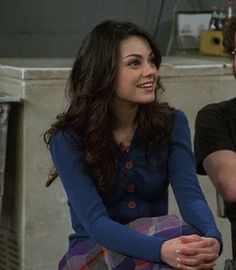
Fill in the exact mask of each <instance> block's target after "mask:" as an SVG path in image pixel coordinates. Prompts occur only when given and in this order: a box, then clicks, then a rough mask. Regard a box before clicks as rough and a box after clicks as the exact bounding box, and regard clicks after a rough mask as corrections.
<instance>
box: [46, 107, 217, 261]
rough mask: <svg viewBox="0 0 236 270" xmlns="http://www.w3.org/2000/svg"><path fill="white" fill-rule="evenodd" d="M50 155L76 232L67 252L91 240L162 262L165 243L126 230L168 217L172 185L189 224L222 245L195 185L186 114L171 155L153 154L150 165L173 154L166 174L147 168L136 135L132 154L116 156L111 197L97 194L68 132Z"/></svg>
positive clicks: (179, 118) (177, 125) (178, 119)
mask: <svg viewBox="0 0 236 270" xmlns="http://www.w3.org/2000/svg"><path fill="white" fill-rule="evenodd" d="M50 151H51V154H52V158H53V161H54V164H55V167H56V169H57V172H58V173H59V176H60V178H61V181H62V183H63V186H64V189H65V191H66V194H67V198H68V205H69V209H70V214H71V221H72V227H73V230H74V232H75V233H74V234H72V235H71V236H70V237H69V248H70V247H72V246H73V245H74V244H75V243H76V242H77V241H78V240H80V239H86V238H88V237H90V238H92V239H93V240H94V241H96V242H97V243H99V244H101V245H103V246H105V247H107V248H109V249H111V250H114V251H116V252H119V253H122V254H125V255H129V256H132V257H137V258H141V259H145V260H147V261H152V262H161V258H160V249H161V245H162V244H163V242H164V241H166V240H167V239H165V238H157V237H153V236H147V235H143V234H141V233H139V232H137V231H134V230H133V229H131V228H128V227H127V226H125V225H124V224H127V223H128V222H130V221H132V220H134V219H137V218H140V217H148V216H149V217H150V216H161V215H166V214H167V213H168V185H169V183H170V184H171V186H172V188H173V191H174V195H175V198H176V201H177V203H178V206H179V209H180V212H181V215H182V217H183V219H184V220H185V222H186V223H188V224H190V225H192V226H194V227H195V228H196V229H197V230H198V231H200V232H201V233H202V234H203V235H204V236H209V237H215V238H217V239H218V240H219V241H220V242H222V240H221V234H220V232H219V231H218V230H217V228H216V224H215V221H214V218H213V215H212V213H211V211H210V209H209V206H208V204H207V202H206V200H205V198H204V195H203V193H202V191H201V188H200V186H199V183H198V180H197V176H196V172H195V161H194V158H193V154H192V149H191V139H190V132H189V127H188V122H187V119H186V116H185V115H184V113H183V112H181V111H179V110H176V113H175V117H174V122H173V130H172V138H171V144H170V146H169V147H168V150H167V149H163V151H162V152H161V153H159V154H156V153H152V154H151V161H153V162H154V163H155V161H156V162H157V161H158V160H159V159H160V158H163V157H164V156H165V155H167V152H168V151H169V158H168V174H167V175H165V174H163V173H159V172H158V171H156V170H153V169H150V167H149V166H148V165H147V163H146V161H145V149H144V147H143V146H142V142H141V140H140V138H139V134H138V129H137V131H136V134H135V136H134V139H133V141H132V144H131V147H130V150H129V152H128V153H127V154H124V153H123V152H122V151H119V152H118V153H117V159H118V174H117V178H116V185H115V187H114V186H113V187H111V189H110V191H109V193H103V192H98V191H97V189H96V187H95V185H94V183H93V181H92V179H91V177H90V175H89V173H88V170H87V168H86V165H85V162H84V160H83V158H82V155H81V153H80V152H79V151H78V149H76V148H75V146H74V145H73V136H72V135H71V134H70V133H69V132H63V131H59V132H57V133H56V134H55V135H54V136H53V137H52V138H51V140H50Z"/></svg>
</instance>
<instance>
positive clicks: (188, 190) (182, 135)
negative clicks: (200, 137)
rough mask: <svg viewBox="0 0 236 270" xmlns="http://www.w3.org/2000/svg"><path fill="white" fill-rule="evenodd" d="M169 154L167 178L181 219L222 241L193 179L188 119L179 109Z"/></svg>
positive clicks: (198, 186) (193, 167) (197, 183)
mask: <svg viewBox="0 0 236 270" xmlns="http://www.w3.org/2000/svg"><path fill="white" fill-rule="evenodd" d="M169 156H170V157H169V179H170V183H171V185H172V188H173V192H174V194H175V198H176V201H177V203H178V206H179V209H180V212H181V215H182V217H183V219H184V220H185V222H187V223H188V224H190V225H192V226H193V227H195V228H196V229H197V230H198V231H200V232H201V233H202V234H203V235H204V236H206V237H215V238H217V239H218V240H219V241H220V243H222V239H221V234H220V232H219V231H218V229H217V227H216V224H215V221H214V217H213V215H212V212H211V210H210V208H209V206H208V204H207V201H206V199H205V197H204V195H203V192H202V190H201V187H200V185H199V182H198V179H197V174H196V170H195V160H194V156H193V153H192V144H191V137H190V130H189V126H188V121H187V118H186V116H185V115H184V113H183V112H181V111H177V112H176V116H175V120H174V126H173V132H172V142H171V146H170V154H169Z"/></svg>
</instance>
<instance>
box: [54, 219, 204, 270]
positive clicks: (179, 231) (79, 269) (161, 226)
mask: <svg viewBox="0 0 236 270" xmlns="http://www.w3.org/2000/svg"><path fill="white" fill-rule="evenodd" d="M127 226H129V227H130V228H132V229H134V230H137V231H139V232H141V233H143V234H146V235H151V236H155V237H167V238H168V239H171V238H175V237H178V236H180V235H186V234H193V233H197V234H199V233H198V232H197V231H196V230H195V229H194V228H192V227H191V226H189V225H187V224H186V223H184V222H183V221H182V220H180V219H179V218H177V217H176V216H175V215H167V216H162V217H155V218H152V217H147V218H140V219H137V220H135V221H133V222H131V223H129V224H128V225H127ZM58 269H59V270H173V269H174V268H172V267H170V266H168V265H164V264H157V263H153V262H147V261H144V260H142V259H137V258H133V257H129V256H125V255H122V254H119V253H116V252H114V251H112V250H109V249H107V248H105V247H102V246H101V245H99V244H97V243H95V242H94V241H93V240H91V239H87V240H82V241H78V243H77V244H76V245H75V246H74V247H73V248H72V249H70V250H69V251H68V252H67V253H66V255H65V256H64V257H63V258H62V260H61V261H60V263H59V268H58Z"/></svg>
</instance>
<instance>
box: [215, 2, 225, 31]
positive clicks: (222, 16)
mask: <svg viewBox="0 0 236 270" xmlns="http://www.w3.org/2000/svg"><path fill="white" fill-rule="evenodd" d="M225 19H226V14H225V9H224V5H220V6H219V15H218V20H217V30H222V29H223V26H224V23H225Z"/></svg>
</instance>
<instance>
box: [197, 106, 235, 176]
mask: <svg viewBox="0 0 236 270" xmlns="http://www.w3.org/2000/svg"><path fill="white" fill-rule="evenodd" d="M218 150H233V151H234V146H233V143H232V139H231V135H230V128H229V124H228V121H227V117H226V115H225V113H224V111H223V110H221V109H220V108H219V107H217V104H212V105H208V106H206V107H204V108H203V109H202V110H200V111H199V112H198V114H197V117H196V122H195V136H194V153H195V158H196V164H197V173H198V174H202V175H206V172H205V170H204V168H203V161H204V159H205V158H206V157H207V156H208V155H209V154H211V153H212V152H215V151H218Z"/></svg>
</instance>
